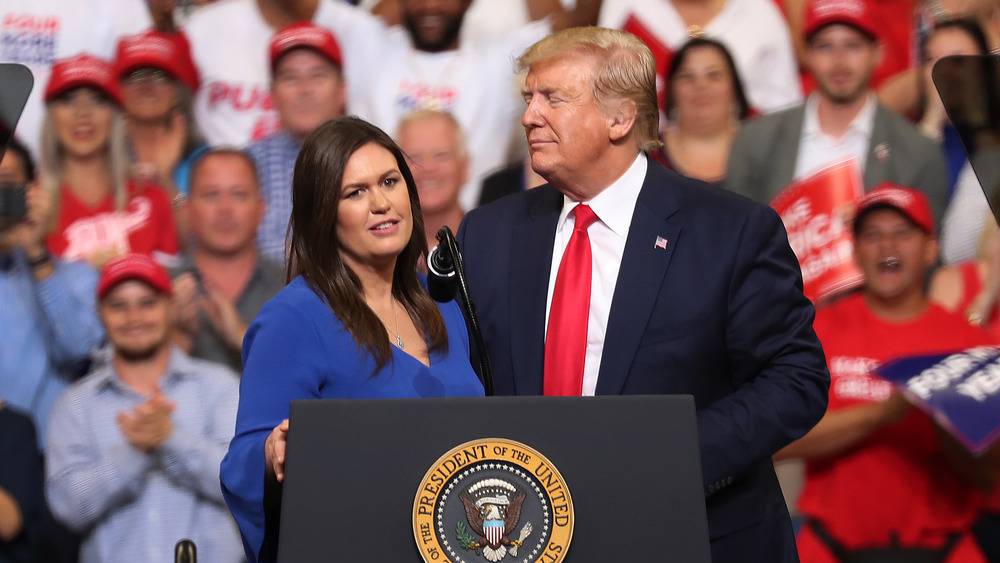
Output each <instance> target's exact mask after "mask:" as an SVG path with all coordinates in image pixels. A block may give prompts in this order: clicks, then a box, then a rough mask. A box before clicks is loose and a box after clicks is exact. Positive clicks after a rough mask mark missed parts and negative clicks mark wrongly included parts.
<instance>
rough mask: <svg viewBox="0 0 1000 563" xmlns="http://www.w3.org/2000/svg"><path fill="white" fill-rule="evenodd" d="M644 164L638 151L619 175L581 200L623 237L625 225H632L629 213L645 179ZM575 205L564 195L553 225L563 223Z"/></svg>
mask: <svg viewBox="0 0 1000 563" xmlns="http://www.w3.org/2000/svg"><path fill="white" fill-rule="evenodd" d="M648 167H649V162H648V160H647V158H646V155H645V154H643V153H639V154H638V155H636V157H635V160H634V161H632V165H631V166H629V167H628V170H626V171H625V173H624V174H622V175H621V177H619V178H618V179H617V180H615V181H614V182H612V184H611V185H610V186H608V187H607V188H606V189H605V190H604V191H602V192H601V193H599V194H597V195H596V196H594V197H593V198H592V199H591V200H590V201H586V202H582V203H586V204H587V205H589V206H590V207H591V209H593V210H594V213H595V214H597V217H598V218H599V219H600V220H601V222H602V223H604V224H605V225H607V227H608V228H609V229H611V230H612V231H613V232H614V233H615V234H617V235H619V236H622V237H624V236H625V235H626V234H627V233H628V228H629V225H631V224H632V212H633V211H634V210H635V202H636V201H637V200H638V199H639V192H640V191H641V190H642V184H643V182H645V180H646V170H647V169H648ZM576 205H577V202H576V201H574V200H572V199H570V198H569V197H568V196H565V195H564V196H563V207H562V211H561V212H560V213H559V222H558V223H556V224H557V225H560V226H561V225H563V224H564V221H565V220H566V217H567V216H568V215H569V213H570V211H572V210H573V208H574V207H576Z"/></svg>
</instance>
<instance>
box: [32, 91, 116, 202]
mask: <svg viewBox="0 0 1000 563" xmlns="http://www.w3.org/2000/svg"><path fill="white" fill-rule="evenodd" d="M107 150H108V163H109V167H110V168H111V170H110V172H111V193H113V194H114V202H115V209H118V210H123V209H125V208H126V207H127V206H128V178H129V170H130V168H131V163H130V159H129V153H128V146H127V141H126V139H125V117H124V116H123V115H122V111H121V110H120V109H118V107H115V106H112V108H111V129H110V131H109V132H108V149H107ZM40 157H41V158H40V170H41V185H42V188H44V189H46V190H48V192H49V193H50V194H52V202H53V215H54V216H55V217H58V215H59V199H60V197H59V188H60V186H62V184H63V183H64V182H65V180H66V179H65V177H64V175H63V169H62V168H63V160H64V159H65V154H64V153H63V150H62V147H61V146H59V139H58V138H57V137H56V126H55V122H54V121H53V118H52V109H51V103H50V104H48V105H47V106H46V108H45V121H44V122H43V124H42V144H41V155H40Z"/></svg>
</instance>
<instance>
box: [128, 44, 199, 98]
mask: <svg viewBox="0 0 1000 563" xmlns="http://www.w3.org/2000/svg"><path fill="white" fill-rule="evenodd" d="M115 62H116V66H117V70H118V78H119V79H124V78H125V77H126V76H128V74H129V73H131V72H132V71H134V70H138V69H140V68H155V69H159V70H162V71H163V72H166V73H167V74H169V75H170V76H171V77H173V78H174V80H179V81H181V82H182V83H183V84H184V85H185V86H187V88H188V90H190V91H191V92H195V91H197V90H198V85H199V80H198V71H197V70H196V69H195V66H194V61H192V59H191V47H190V45H189V44H188V40H187V37H186V36H185V35H184V34H183V33H181V32H179V31H178V32H175V33H164V32H162V31H155V30H153V31H147V32H145V33H139V34H136V35H129V36H128V37H123V38H122V39H121V41H119V42H118V58H117V59H116V61H115Z"/></svg>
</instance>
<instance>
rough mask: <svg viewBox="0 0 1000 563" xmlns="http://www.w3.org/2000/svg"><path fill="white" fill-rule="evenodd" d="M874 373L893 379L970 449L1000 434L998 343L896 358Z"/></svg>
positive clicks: (982, 446)
mask: <svg viewBox="0 0 1000 563" xmlns="http://www.w3.org/2000/svg"><path fill="white" fill-rule="evenodd" d="M875 373H876V374H877V375H878V376H880V377H882V378H884V379H887V380H889V381H891V382H893V383H894V384H896V386H897V387H899V388H900V389H901V390H902V391H903V392H904V393H906V395H907V397H908V398H909V399H910V400H911V402H913V403H914V404H915V405H916V406H917V407H918V408H920V409H921V410H923V411H924V412H926V413H927V414H928V415H929V416H930V417H932V418H933V419H934V420H936V421H937V423H938V424H939V425H941V426H942V427H943V428H945V429H946V430H948V431H949V432H950V433H951V434H952V435H953V436H955V438H957V439H958V440H959V441H960V442H961V443H962V444H964V445H965V447H966V448H968V449H969V451H971V452H972V453H973V454H976V455H979V454H982V453H984V452H985V451H986V450H987V449H988V448H989V447H990V446H991V445H992V444H993V443H994V442H995V441H996V440H997V438H1000V348H996V347H992V346H984V347H980V348H971V349H969V350H965V351H962V352H956V353H953V354H928V355H922V356H908V357H904V358H897V359H895V360H891V361H889V362H886V363H885V364H882V365H881V366H879V367H878V368H876V369H875Z"/></svg>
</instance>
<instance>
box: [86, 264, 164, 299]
mask: <svg viewBox="0 0 1000 563" xmlns="http://www.w3.org/2000/svg"><path fill="white" fill-rule="evenodd" d="M128 280H138V281H141V282H143V283H145V284H146V285H148V286H150V287H152V288H153V289H154V290H156V292H157V293H162V294H164V295H173V284H172V283H171V282H170V276H169V275H167V271H166V270H165V269H164V268H163V266H161V265H160V264H159V263H158V262H156V261H155V260H153V259H152V258H150V257H149V256H147V255H145V254H126V255H125V256H123V257H121V258H119V259H117V260H113V261H111V262H108V263H107V264H106V265H105V266H104V268H103V269H102V270H101V278H100V279H99V280H98V281H97V299H98V300H101V299H104V297H105V296H107V294H108V293H109V292H110V291H111V290H112V289H114V288H115V287H117V286H118V284H120V283H122V282H124V281H128Z"/></svg>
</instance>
